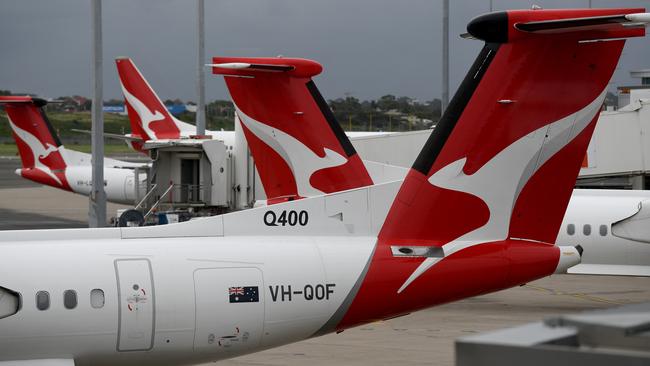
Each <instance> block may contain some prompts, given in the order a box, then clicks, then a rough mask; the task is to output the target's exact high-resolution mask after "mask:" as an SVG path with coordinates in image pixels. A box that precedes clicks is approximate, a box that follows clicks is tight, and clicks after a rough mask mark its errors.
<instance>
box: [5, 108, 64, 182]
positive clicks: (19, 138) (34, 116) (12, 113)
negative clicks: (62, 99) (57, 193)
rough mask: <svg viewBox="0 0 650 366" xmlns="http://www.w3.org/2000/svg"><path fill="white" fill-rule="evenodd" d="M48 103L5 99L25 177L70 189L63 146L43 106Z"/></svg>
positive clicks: (21, 172)
mask: <svg viewBox="0 0 650 366" xmlns="http://www.w3.org/2000/svg"><path fill="white" fill-rule="evenodd" d="M46 104H47V102H46V101H45V100H43V99H39V98H32V97H30V96H2V97H0V105H3V106H4V109H5V111H6V112H7V117H8V119H9V125H10V126H11V130H12V135H13V137H14V140H15V141H16V146H17V147H18V153H19V154H20V160H21V163H22V169H20V170H18V171H17V173H20V175H22V176H23V177H25V178H28V179H31V180H34V181H37V182H39V183H43V184H47V185H51V186H55V187H59V188H64V189H68V190H70V187H69V185H68V183H67V180H66V177H65V168H66V166H67V163H66V161H65V157H64V154H62V152H63V145H62V144H61V141H60V140H59V136H58V135H57V133H56V131H55V130H54V128H53V127H52V124H51V123H50V121H49V120H48V118H47V115H46V114H45V111H44V110H43V106H45V105H46Z"/></svg>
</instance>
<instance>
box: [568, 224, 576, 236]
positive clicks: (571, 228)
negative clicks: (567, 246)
mask: <svg viewBox="0 0 650 366" xmlns="http://www.w3.org/2000/svg"><path fill="white" fill-rule="evenodd" d="M566 233H567V234H569V235H573V234H575V233H576V226H575V225H573V224H569V225H567V227H566Z"/></svg>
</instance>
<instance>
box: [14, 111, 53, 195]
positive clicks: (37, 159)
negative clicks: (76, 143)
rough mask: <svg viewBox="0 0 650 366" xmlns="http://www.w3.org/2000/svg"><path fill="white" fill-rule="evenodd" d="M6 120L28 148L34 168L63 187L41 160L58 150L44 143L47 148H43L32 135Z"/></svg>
mask: <svg viewBox="0 0 650 366" xmlns="http://www.w3.org/2000/svg"><path fill="white" fill-rule="evenodd" d="M8 117H9V116H7V118H8ZM8 119H9V124H10V125H11V128H12V129H13V131H14V133H15V134H16V135H17V136H18V137H19V138H20V139H21V140H23V141H24V142H25V143H26V144H27V146H29V149H30V150H31V153H32V155H33V157H34V168H36V169H38V170H40V171H42V172H43V173H45V174H47V175H48V176H49V177H50V178H52V179H53V180H54V181H55V182H57V183H58V184H59V185H60V186H63V182H61V180H60V179H59V177H57V176H56V175H55V174H54V173H53V172H52V169H50V167H49V166H47V165H45V164H43V163H42V160H44V159H46V158H47V157H48V156H49V155H50V154H51V153H53V152H59V148H58V147H56V146H53V145H51V144H48V143H46V145H47V146H44V145H43V143H41V141H40V140H39V139H37V138H36V137H35V136H34V135H32V134H31V133H29V132H27V131H25V130H23V129H21V128H20V127H18V126H16V124H15V123H14V122H13V121H12V120H11V118H8Z"/></svg>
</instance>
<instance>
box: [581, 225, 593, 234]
mask: <svg viewBox="0 0 650 366" xmlns="http://www.w3.org/2000/svg"><path fill="white" fill-rule="evenodd" d="M582 233H583V234H585V236H589V235H591V225H589V224H585V226H583V227H582Z"/></svg>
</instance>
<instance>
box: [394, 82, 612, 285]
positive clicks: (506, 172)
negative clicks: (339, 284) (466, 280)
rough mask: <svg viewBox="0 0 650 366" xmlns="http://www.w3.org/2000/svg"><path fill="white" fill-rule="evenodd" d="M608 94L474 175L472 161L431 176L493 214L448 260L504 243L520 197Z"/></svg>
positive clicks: (450, 246)
mask: <svg viewBox="0 0 650 366" xmlns="http://www.w3.org/2000/svg"><path fill="white" fill-rule="evenodd" d="M605 93H606V91H603V92H602V93H601V94H600V95H599V96H598V97H597V98H596V99H594V101H593V102H591V103H590V104H589V105H587V106H586V107H584V108H583V109H581V110H579V111H578V112H576V113H573V114H571V115H569V116H566V117H564V118H562V119H560V120H558V121H556V122H553V123H551V124H549V125H546V126H544V127H541V128H539V129H537V130H535V131H533V132H531V133H529V134H528V135H526V136H524V137H522V138H520V139H519V140H517V141H515V142H513V143H512V144H511V145H510V146H508V147H506V148H505V149H503V150H501V151H500V152H499V153H498V154H496V155H495V156H494V157H493V158H492V159H490V161H488V162H487V163H485V164H484V165H483V166H482V167H481V168H480V169H479V170H478V171H476V172H475V173H473V174H470V175H466V174H465V173H464V172H463V167H464V166H465V162H466V161H467V158H462V159H459V160H456V161H454V162H453V163H450V164H449V165H447V166H445V167H443V168H442V169H440V170H438V171H437V172H435V173H434V174H432V175H431V177H429V183H431V184H432V185H434V186H437V187H440V188H444V189H449V190H453V191H458V192H463V193H467V194H471V195H473V196H476V197H478V198H480V199H481V200H482V201H483V202H485V204H486V205H487V207H488V209H489V210H490V219H489V220H488V222H487V223H486V224H485V225H483V226H481V227H479V228H477V229H475V230H472V231H470V232H468V233H466V234H464V235H462V236H461V237H459V238H457V239H455V240H453V241H451V242H449V243H447V244H445V245H443V246H442V249H443V253H444V256H448V255H451V254H453V253H455V252H457V251H460V250H463V249H465V248H469V247H471V246H474V245H478V244H482V243H487V242H492V241H498V240H504V239H506V238H507V237H508V231H509V229H510V217H511V216H512V210H513V208H514V206H515V203H516V202H517V198H518V197H519V193H521V191H522V189H523V188H524V187H525V186H526V184H527V183H528V180H529V179H530V178H531V177H532V176H533V175H534V174H535V173H536V172H537V170H538V169H539V168H540V167H541V166H542V165H544V163H546V161H548V160H549V159H550V158H551V157H553V155H555V154H556V153H557V152H558V151H560V150H562V148H564V147H565V146H566V145H568V144H569V143H570V142H571V141H572V140H573V139H574V138H575V137H576V136H577V135H578V134H580V132H582V131H583V130H584V129H585V128H586V127H587V125H589V122H591V120H592V119H593V118H594V116H595V115H596V113H597V112H598V110H599V109H600V106H601V105H602V104H603V100H604V99H605ZM521 172H523V173H521ZM444 256H443V257H435V258H434V257H428V258H426V259H425V260H424V261H423V262H422V263H421V264H420V266H419V267H418V268H416V269H415V271H413V273H412V274H411V276H410V277H409V278H408V279H407V280H406V281H405V282H404V284H402V286H401V287H400V288H399V290H397V292H398V293H400V292H402V291H404V289H406V287H407V286H408V285H410V284H411V283H412V282H413V281H415V279H417V278H418V277H419V276H420V275H422V274H423V273H424V272H426V271H427V270H428V269H429V268H431V267H432V266H434V265H435V264H436V263H438V262H439V261H440V260H442V259H443V258H444Z"/></svg>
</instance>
